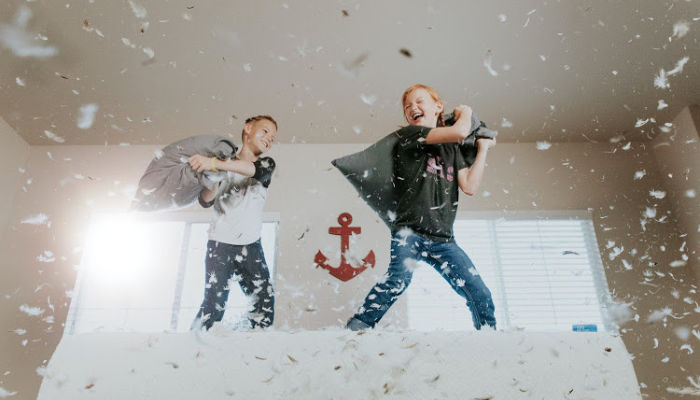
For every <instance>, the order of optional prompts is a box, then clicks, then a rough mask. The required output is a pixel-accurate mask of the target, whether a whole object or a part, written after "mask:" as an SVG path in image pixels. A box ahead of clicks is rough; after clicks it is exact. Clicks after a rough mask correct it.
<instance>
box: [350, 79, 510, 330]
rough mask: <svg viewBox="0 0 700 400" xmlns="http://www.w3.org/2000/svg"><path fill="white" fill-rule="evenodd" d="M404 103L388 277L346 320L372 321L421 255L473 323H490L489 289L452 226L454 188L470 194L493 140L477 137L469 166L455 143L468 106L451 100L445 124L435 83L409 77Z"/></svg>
mask: <svg viewBox="0 0 700 400" xmlns="http://www.w3.org/2000/svg"><path fill="white" fill-rule="evenodd" d="M402 104H403V107H404V117H405V118H406V121H407V122H408V124H409V125H408V126H407V127H404V128H402V129H400V130H398V131H397V132H396V135H397V136H398V138H399V139H398V144H397V145H396V147H395V150H394V157H393V167H394V168H393V170H394V175H395V178H396V179H395V182H396V190H397V192H398V193H401V197H400V199H399V201H398V205H397V210H396V215H395V217H394V220H393V221H392V238H391V261H390V264H389V269H388V271H387V273H386V279H385V280H383V281H381V282H379V283H377V284H376V285H375V286H374V287H373V288H372V289H371V290H370V292H369V294H368V295H367V297H366V298H365V301H364V304H363V305H362V307H360V310H359V311H358V312H357V313H356V314H355V315H354V316H353V317H352V318H351V319H350V320H349V321H348V324H347V327H348V328H349V329H352V330H361V329H367V328H373V327H374V326H375V325H376V324H377V322H379V320H380V319H381V318H382V317H383V316H384V314H385V313H386V312H387V310H388V309H389V307H391V305H392V304H394V302H395V301H396V299H397V298H398V297H399V296H400V295H401V294H402V293H403V292H404V290H406V288H407V287H408V285H409V284H410V283H411V278H412V276H413V269H415V264H416V262H418V261H425V262H427V263H428V264H431V265H432V266H433V268H435V270H436V271H437V272H438V273H440V275H442V277H443V278H445V280H446V281H447V282H448V283H449V284H450V286H451V287H452V289H454V290H455V292H457V294H459V295H460V296H462V297H463V298H464V299H465V300H466V303H467V306H468V307H469V309H470V310H471V313H472V319H473V323H474V326H475V327H476V329H481V328H482V327H483V326H484V325H488V326H490V327H492V328H495V327H496V318H495V316H494V305H493V300H492V299H491V292H490V291H489V289H488V288H487V287H486V285H485V284H484V282H483V281H482V280H481V277H480V276H479V275H478V274H476V273H473V272H475V271H476V270H475V269H474V264H473V263H472V262H471V260H470V259H469V257H468V256H467V255H466V253H465V252H464V251H463V250H462V249H461V248H460V247H459V246H457V244H456V243H455V241H454V236H453V234H452V226H453V225H454V220H455V216H456V213H457V203H458V191H457V189H458V188H459V189H461V190H462V191H463V192H464V193H466V194H468V195H470V196H471V195H473V194H474V193H475V192H476V190H477V188H478V187H479V184H480V183H481V179H482V177H483V174H484V167H485V164H486V155H487V153H488V150H489V149H490V148H491V147H493V146H495V145H496V141H495V139H478V140H477V148H478V152H477V154H476V158H475V159H474V162H473V164H472V165H471V168H469V167H468V164H467V162H466V161H465V159H464V155H463V153H462V151H461V150H460V143H461V142H462V141H463V140H464V139H465V138H466V137H467V136H468V135H469V133H470V131H471V128H472V127H471V124H472V123H471V117H472V111H471V109H470V108H469V107H467V106H464V105H460V106H458V107H457V108H455V119H456V121H455V123H454V125H452V126H444V120H443V103H442V100H441V99H440V96H439V94H438V93H437V92H436V91H435V90H434V89H432V88H430V87H428V86H424V85H413V86H411V87H409V88H408V89H406V91H405V92H404V94H403V98H402Z"/></svg>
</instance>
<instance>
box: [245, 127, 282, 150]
mask: <svg viewBox="0 0 700 400" xmlns="http://www.w3.org/2000/svg"><path fill="white" fill-rule="evenodd" d="M243 133H244V145H247V146H249V147H250V149H251V150H252V151H253V153H254V154H256V155H259V154H262V153H265V152H266V151H268V150H270V149H271V148H272V144H273V143H274V142H275V140H276V139H277V128H276V127H275V124H274V123H273V122H272V121H270V120H268V119H264V118H261V119H259V120H257V121H251V122H248V123H246V124H245V125H244V126H243Z"/></svg>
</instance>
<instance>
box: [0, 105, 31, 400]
mask: <svg viewBox="0 0 700 400" xmlns="http://www.w3.org/2000/svg"><path fill="white" fill-rule="evenodd" d="M28 157H29V145H28V144H27V143H26V142H25V141H24V140H23V139H22V138H20V137H19V136H18V135H17V134H16V133H15V131H14V130H13V129H12V128H11V127H10V126H9V125H8V124H7V123H6V122H5V120H4V119H3V118H2V117H0V187H2V190H0V252H1V253H0V254H8V250H9V249H8V247H7V241H8V239H11V236H12V235H13V232H12V230H11V229H10V224H9V223H8V222H9V221H10V220H11V219H13V218H14V215H13V213H12V212H13V208H14V206H15V204H16V201H15V199H16V198H17V195H18V192H19V191H21V190H22V187H30V186H31V185H30V184H29V182H27V180H28V179H30V176H29V175H28V174H27V173H26V172H23V171H25V169H26V167H27V158H28ZM17 275H18V270H17V268H14V265H13V264H10V263H9V262H7V260H3V261H2V262H0V295H2V297H0V327H2V329H0V387H2V386H3V381H4V380H5V379H6V377H5V375H2V374H4V373H5V371H8V370H10V367H11V364H13V363H14V361H16V360H17V359H15V358H9V357H8V356H7V355H8V354H11V353H13V352H15V350H16V349H17V347H18V346H19V345H18V341H17V340H16V337H15V338H10V334H9V333H7V332H6V331H7V329H5V328H6V327H8V326H10V318H12V316H13V315H14V314H15V313H16V311H17V309H16V308H14V309H10V310H8V309H7V308H8V305H9V304H8V303H7V302H6V301H5V300H6V298H7V296H12V295H13V294H14V293H15V290H16V288H17V286H18V285H17V282H16V277H17ZM10 308H12V307H10ZM12 329H14V328H12ZM10 339H12V340H10ZM34 381H36V379H34Z"/></svg>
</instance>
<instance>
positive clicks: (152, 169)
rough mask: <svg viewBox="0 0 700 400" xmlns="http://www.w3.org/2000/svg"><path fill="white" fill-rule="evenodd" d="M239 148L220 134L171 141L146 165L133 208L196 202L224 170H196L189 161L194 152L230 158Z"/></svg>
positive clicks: (166, 207)
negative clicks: (201, 192)
mask: <svg viewBox="0 0 700 400" xmlns="http://www.w3.org/2000/svg"><path fill="white" fill-rule="evenodd" d="M236 150H237V147H236V145H235V144H233V143H232V142H231V141H230V140H229V139H226V138H225V137H223V136H217V135H200V136H192V137H189V138H186V139H182V140H180V141H177V142H175V143H172V144H170V145H168V146H166V147H164V148H163V149H162V150H160V151H158V152H156V155H155V157H154V158H153V160H152V161H151V163H150V164H149V165H148V167H147V168H146V171H145V172H144V173H143V176H142V177H141V180H140V181H139V185H138V189H137V191H136V195H135V196H134V200H133V202H132V203H131V209H132V210H135V211H162V210H169V209H176V208H183V207H188V206H190V205H191V204H192V203H194V202H196V201H197V198H198V197H199V192H200V191H201V190H202V189H203V188H205V187H206V188H209V189H212V188H214V187H215V186H216V185H218V182H219V181H221V180H222V179H223V178H224V177H225V172H223V171H219V172H213V171H204V172H203V173H196V172H195V171H194V170H193V169H192V167H190V165H189V164H188V159H189V158H190V157H191V156H193V155H195V154H202V155H204V156H206V157H216V158H219V159H221V160H227V159H230V158H231V157H232V156H234V155H235V154H236Z"/></svg>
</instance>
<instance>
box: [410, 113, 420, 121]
mask: <svg viewBox="0 0 700 400" xmlns="http://www.w3.org/2000/svg"><path fill="white" fill-rule="evenodd" d="M411 118H412V119H413V121H414V122H415V121H418V120H419V119H421V118H423V114H422V113H415V114H413V115H412V116H411Z"/></svg>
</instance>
